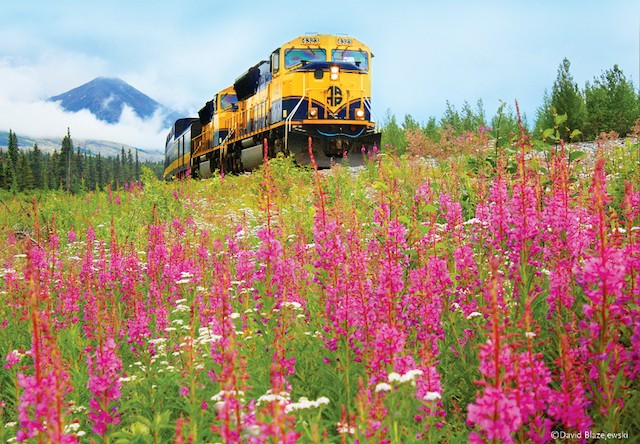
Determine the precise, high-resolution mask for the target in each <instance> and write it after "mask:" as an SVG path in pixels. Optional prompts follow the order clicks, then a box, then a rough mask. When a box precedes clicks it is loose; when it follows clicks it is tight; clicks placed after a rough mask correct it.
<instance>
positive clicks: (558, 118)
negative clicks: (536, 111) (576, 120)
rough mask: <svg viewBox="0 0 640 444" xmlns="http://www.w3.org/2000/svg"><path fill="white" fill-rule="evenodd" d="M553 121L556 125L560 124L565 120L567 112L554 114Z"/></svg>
mask: <svg viewBox="0 0 640 444" xmlns="http://www.w3.org/2000/svg"><path fill="white" fill-rule="evenodd" d="M553 121H554V122H555V124H556V125H557V126H560V125H562V124H563V123H564V122H566V121H567V113H564V114H560V115H557V116H554V118H553Z"/></svg>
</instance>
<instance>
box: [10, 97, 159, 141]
mask: <svg viewBox="0 0 640 444" xmlns="http://www.w3.org/2000/svg"><path fill="white" fill-rule="evenodd" d="M164 117H165V116H164V115H162V113H161V112H160V111H157V112H156V113H155V114H154V115H153V117H151V118H150V119H147V120H142V119H140V118H139V117H138V116H137V115H136V113H135V112H134V111H133V109H131V108H130V107H127V106H125V107H124V109H123V111H122V116H121V118H120V121H119V123H117V124H114V125H112V124H108V123H106V122H103V121H100V120H98V119H97V118H96V117H95V116H94V115H93V114H91V113H90V112H89V111H86V110H82V111H79V112H75V113H69V112H66V111H64V110H63V109H62V108H61V107H60V105H59V104H58V103H52V102H46V101H41V100H40V101H30V102H27V101H8V100H7V99H6V98H3V97H0V121H2V122H3V123H4V124H5V125H6V126H7V128H6V130H9V129H11V130H13V131H14V132H15V133H16V134H17V135H18V137H20V136H21V135H24V136H29V137H35V138H57V137H59V138H60V139H62V137H64V135H65V134H66V132H67V128H69V130H70V132H71V137H72V138H78V139H95V140H107V141H112V142H117V143H123V144H126V145H131V146H133V147H136V148H142V149H147V150H154V151H162V150H163V149H164V140H165V137H166V132H167V129H166V128H163V120H164ZM3 129H4V128H3Z"/></svg>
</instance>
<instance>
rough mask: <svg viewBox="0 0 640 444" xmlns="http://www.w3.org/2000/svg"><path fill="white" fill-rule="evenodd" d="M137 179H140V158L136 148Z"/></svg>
mask: <svg viewBox="0 0 640 444" xmlns="http://www.w3.org/2000/svg"><path fill="white" fill-rule="evenodd" d="M135 168H136V181H138V182H139V181H140V160H139V159H138V150H136V164H135Z"/></svg>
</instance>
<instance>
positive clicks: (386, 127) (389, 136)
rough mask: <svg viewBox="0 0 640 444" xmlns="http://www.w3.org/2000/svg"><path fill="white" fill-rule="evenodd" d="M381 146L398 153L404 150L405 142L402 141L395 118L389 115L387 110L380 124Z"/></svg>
mask: <svg viewBox="0 0 640 444" xmlns="http://www.w3.org/2000/svg"><path fill="white" fill-rule="evenodd" d="M381 143H382V146H383V147H385V148H391V149H395V150H398V151H401V150H404V149H405V148H406V146H407V142H406V141H405V140H404V134H403V132H402V130H401V129H400V126H399V125H398V122H397V120H396V116H395V115H393V114H391V110H390V109H388V110H387V113H386V114H385V116H384V119H383V122H382V142H381Z"/></svg>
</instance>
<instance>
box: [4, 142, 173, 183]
mask: <svg viewBox="0 0 640 444" xmlns="http://www.w3.org/2000/svg"><path fill="white" fill-rule="evenodd" d="M142 166H145V167H147V168H149V169H151V170H152V171H153V172H154V173H155V175H156V176H157V177H158V178H161V177H162V172H163V168H164V165H163V163H162V162H142V163H141V162H140V161H139V160H138V152H137V151H136V152H135V153H132V152H131V149H129V150H128V152H125V150H124V148H122V151H121V153H120V154H119V155H117V156H116V157H102V156H101V155H100V154H97V155H92V154H86V153H82V152H80V148H77V149H76V150H74V148H73V141H72V139H71V134H70V132H69V131H67V135H66V136H64V138H63V139H62V145H61V147H60V152H58V151H54V152H53V153H52V154H49V153H43V152H42V151H40V149H39V148H38V144H37V143H36V144H35V145H34V146H33V149H29V150H27V151H23V150H19V149H18V138H17V136H16V134H15V133H14V132H12V131H9V140H8V143H7V151H6V152H3V151H2V150H0V189H3V190H7V191H13V192H22V191H29V190H36V189H44V190H46V189H48V190H65V191H67V192H70V193H79V192H83V191H95V190H102V189H105V188H107V187H111V188H118V187H121V186H125V185H126V184H129V183H132V182H137V181H139V180H140V176H141V170H142Z"/></svg>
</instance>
